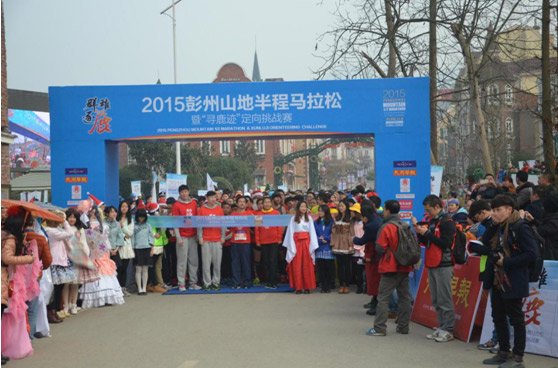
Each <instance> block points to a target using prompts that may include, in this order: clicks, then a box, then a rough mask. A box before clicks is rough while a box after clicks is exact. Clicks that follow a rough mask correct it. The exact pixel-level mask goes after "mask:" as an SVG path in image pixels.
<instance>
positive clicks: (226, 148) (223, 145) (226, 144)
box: [219, 141, 231, 156]
mask: <svg viewBox="0 0 558 368" xmlns="http://www.w3.org/2000/svg"><path fill="white" fill-rule="evenodd" d="M219 146H220V147H219V148H220V150H221V155H223V156H228V155H230V154H231V141H221V142H219Z"/></svg>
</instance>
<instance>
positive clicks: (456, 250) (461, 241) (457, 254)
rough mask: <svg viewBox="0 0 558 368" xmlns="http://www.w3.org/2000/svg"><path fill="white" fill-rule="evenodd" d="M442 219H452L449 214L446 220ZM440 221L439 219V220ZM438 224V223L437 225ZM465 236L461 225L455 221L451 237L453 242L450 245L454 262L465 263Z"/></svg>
mask: <svg viewBox="0 0 558 368" xmlns="http://www.w3.org/2000/svg"><path fill="white" fill-rule="evenodd" d="M442 221H452V222H454V221H453V220H452V219H451V218H450V217H449V216H448V217H447V218H446V220H442ZM440 222H441V221H440ZM438 226H439V225H438ZM466 249H467V236H466V235H465V233H464V232H463V226H461V224H458V223H455V236H454V238H453V244H452V246H451V249H450V251H451V257H452V259H453V262H454V263H455V264H460V265H461V264H465V263H467V258H468V257H467V251H466Z"/></svg>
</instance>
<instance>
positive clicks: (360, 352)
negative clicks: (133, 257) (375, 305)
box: [8, 293, 558, 368]
mask: <svg viewBox="0 0 558 368" xmlns="http://www.w3.org/2000/svg"><path fill="white" fill-rule="evenodd" d="M367 301H368V300H367V297H364V296H362V295H356V294H349V295H338V294H329V295H327V294H319V293H317V294H311V295H293V294H283V293H281V294H241V295H231V294H219V295H188V296H184V295H174V296H161V295H152V294H150V295H148V296H135V295H134V296H131V297H129V298H126V304H125V305H122V306H115V307H105V308H98V309H92V310H87V311H84V312H82V313H80V314H79V315H77V316H72V317H69V318H67V319H66V320H65V321H64V323H61V324H58V325H53V326H52V331H51V334H52V337H51V338H48V339H40V340H36V341H35V343H34V348H35V354H34V356H32V357H29V358H26V359H23V360H20V361H13V362H9V363H8V367H13V368H24V367H33V368H48V367H56V368H66V367H67V368H80V367H94V368H111V367H119V368H121V367H124V368H127V367H137V368H142V367H150V368H151V367H164V368H167V367H168V368H191V367H196V368H206V367H219V368H235V367H239V368H246V367H262V368H263V367H266V368H267V367H270V368H271V367H280V368H297V367H303V368H313V367H342V368H357V367H385V368H390V367H414V368H421V367H424V368H426V367H428V368H436V367H440V368H448V367H459V368H462V367H482V364H481V361H482V359H485V358H487V357H489V356H490V354H489V353H487V352H482V351H479V350H477V349H476V344H475V343H470V344H467V343H463V342H461V341H453V342H450V343H445V344H439V343H436V342H433V341H429V340H427V339H425V338H424V335H426V333H428V329H427V328H425V327H423V326H420V325H416V324H412V325H411V333H410V334H409V335H400V334H396V333H395V324H394V323H393V320H390V322H389V324H388V336H387V337H369V336H365V335H364V332H365V330H366V329H368V328H369V327H371V325H372V322H373V317H368V316H366V315H365V314H364V309H363V308H362V304H364V303H365V302H367ZM526 363H527V365H528V367H529V368H539V367H540V368H543V367H544V368H558V360H557V359H553V358H548V357H541V356H536V355H528V356H527V357H526Z"/></svg>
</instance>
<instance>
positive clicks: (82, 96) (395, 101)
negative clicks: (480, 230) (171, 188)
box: [49, 78, 430, 218]
mask: <svg viewBox="0 0 558 368" xmlns="http://www.w3.org/2000/svg"><path fill="white" fill-rule="evenodd" d="M428 85H429V81H428V78H404V79H373V80H342V81H311V82H281V83H270V82H267V83H263V82H260V83H213V84H183V85H145V86H79V87H50V88H49V98H50V118H51V123H50V124H51V148H52V201H53V203H54V204H55V205H58V206H69V205H75V204H76V203H77V202H78V201H79V200H80V199H84V198H85V197H86V193H87V192H91V193H94V194H95V195H96V196H97V197H99V198H102V199H103V200H105V202H107V203H109V204H116V203H117V202H118V198H119V193H118V188H119V181H118V149H117V143H118V142H119V141H131V140H167V141H168V140H187V139H201V138H203V139H221V138H223V139H224V138H235V137H243V138H246V137H253V138H260V137H277V138H285V137H287V136H289V137H299V138H306V137H309V136H314V137H333V136H354V135H374V137H375V149H376V152H375V165H376V167H375V177H376V191H377V192H378V193H379V194H380V196H381V197H382V199H383V200H386V199H398V200H401V201H402V202H401V203H402V217H404V218H408V217H410V215H411V213H414V215H415V216H416V217H417V218H421V217H422V205H421V202H422V199H423V198H424V197H425V196H426V195H428V194H430V119H429V89H428ZM78 186H79V190H78Z"/></svg>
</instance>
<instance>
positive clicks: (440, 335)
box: [435, 330, 453, 342]
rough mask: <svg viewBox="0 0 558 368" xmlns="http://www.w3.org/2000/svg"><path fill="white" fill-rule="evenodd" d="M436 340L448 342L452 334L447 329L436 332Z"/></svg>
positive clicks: (451, 338)
mask: <svg viewBox="0 0 558 368" xmlns="http://www.w3.org/2000/svg"><path fill="white" fill-rule="evenodd" d="M435 340H436V342H448V341H451V340H453V334H452V333H450V332H447V331H442V330H440V332H439V333H438V337H436V339H435Z"/></svg>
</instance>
